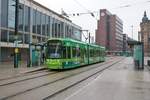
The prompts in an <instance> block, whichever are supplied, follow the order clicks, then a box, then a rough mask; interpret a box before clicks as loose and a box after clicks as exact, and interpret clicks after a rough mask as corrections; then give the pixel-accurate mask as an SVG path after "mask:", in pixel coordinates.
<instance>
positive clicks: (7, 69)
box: [0, 63, 44, 80]
mask: <svg viewBox="0 0 150 100" xmlns="http://www.w3.org/2000/svg"><path fill="white" fill-rule="evenodd" d="M43 68H44V66H43V65H41V66H35V67H27V65H26V64H22V65H19V66H18V68H14V65H13V63H1V64H0V80H1V79H5V78H9V77H13V76H17V75H20V74H25V73H30V72H35V71H38V70H42V69H43Z"/></svg>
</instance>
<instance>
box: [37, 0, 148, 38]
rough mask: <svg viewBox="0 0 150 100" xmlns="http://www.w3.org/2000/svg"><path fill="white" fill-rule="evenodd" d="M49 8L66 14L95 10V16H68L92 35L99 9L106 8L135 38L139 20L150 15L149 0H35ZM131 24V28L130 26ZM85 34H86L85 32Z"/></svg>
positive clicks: (127, 32)
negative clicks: (145, 13) (145, 15)
mask: <svg viewBox="0 0 150 100" xmlns="http://www.w3.org/2000/svg"><path fill="white" fill-rule="evenodd" d="M35 1H37V2H39V3H40V4H42V5H44V6H46V7H48V8H49V9H51V10H53V11H55V12H57V13H59V14H61V9H63V10H64V11H65V12H66V13H67V14H69V15H70V14H76V13H88V12H95V13H94V15H95V17H92V16H91V15H90V14H84V15H80V16H70V17H69V19H71V20H72V21H73V23H75V24H77V25H79V26H81V27H82V29H83V30H89V32H90V33H91V34H92V35H93V36H94V35H95V30H96V29H97V20H99V19H100V18H99V12H100V9H107V10H108V11H109V12H111V13H112V14H116V15H117V16H118V17H119V18H120V19H121V20H122V21H123V33H125V34H128V36H129V37H131V38H132V30H133V38H134V39H136V40H137V34H138V31H140V22H141V20H142V17H143V15H144V11H146V12H147V16H148V17H150V0H35ZM131 26H133V28H132V27H131ZM85 35H86V34H85Z"/></svg>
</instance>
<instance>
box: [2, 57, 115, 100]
mask: <svg viewBox="0 0 150 100" xmlns="http://www.w3.org/2000/svg"><path fill="white" fill-rule="evenodd" d="M111 62H112V61H111V60H110V61H108V62H107V64H108V63H111ZM116 63H117V62H116ZM104 64H106V63H104ZM104 64H101V66H102V65H104ZM114 64H115V63H114ZM114 64H112V65H114ZM98 65H99V64H96V65H93V66H94V67H95V68H94V67H92V68H87V69H86V70H84V71H79V72H77V73H73V74H70V75H69V76H64V77H60V78H58V79H55V80H53V81H50V82H46V83H44V84H41V85H38V86H35V87H33V88H29V89H26V90H24V91H20V92H16V93H14V94H11V95H8V96H5V97H2V98H1V99H3V100H5V99H10V98H12V97H16V96H18V95H21V94H24V93H27V92H30V91H32V90H36V89H38V88H41V87H44V86H47V85H51V84H54V83H56V82H59V81H61V80H65V79H67V78H70V77H73V76H76V75H79V74H81V73H84V72H87V71H90V70H91V69H92V70H93V69H96V68H98V67H97V66H98ZM112 65H109V67H110V66H112ZM106 69H107V67H106V68H104V69H103V70H106ZM103 70H100V71H98V72H96V73H94V74H93V75H95V74H97V73H99V72H101V71H103ZM60 73H62V72H60ZM93 75H91V76H93ZM91 76H88V77H86V78H85V79H82V80H80V81H78V82H77V83H74V84H72V85H71V86H74V85H76V84H78V83H80V82H82V81H84V80H86V79H88V78H89V77H91ZM71 86H69V87H71ZM69 87H67V88H69ZM67 88H64V89H63V90H60V91H58V92H56V93H54V94H52V95H49V96H47V97H46V98H44V99H47V98H50V97H52V96H54V95H56V94H58V93H60V92H63V91H64V90H66V89H67Z"/></svg>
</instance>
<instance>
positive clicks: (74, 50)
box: [72, 47, 77, 58]
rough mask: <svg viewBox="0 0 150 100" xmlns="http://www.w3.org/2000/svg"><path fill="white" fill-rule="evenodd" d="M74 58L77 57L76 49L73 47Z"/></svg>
mask: <svg viewBox="0 0 150 100" xmlns="http://www.w3.org/2000/svg"><path fill="white" fill-rule="evenodd" d="M72 57H73V58H74V57H77V52H76V47H72Z"/></svg>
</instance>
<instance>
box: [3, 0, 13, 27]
mask: <svg viewBox="0 0 150 100" xmlns="http://www.w3.org/2000/svg"><path fill="white" fill-rule="evenodd" d="M3 1H5V0H3ZM15 5H16V3H15V1H14V0H8V27H9V28H13V29H14V28H15ZM5 17H6V16H5ZM6 18H7V17H6Z"/></svg>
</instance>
